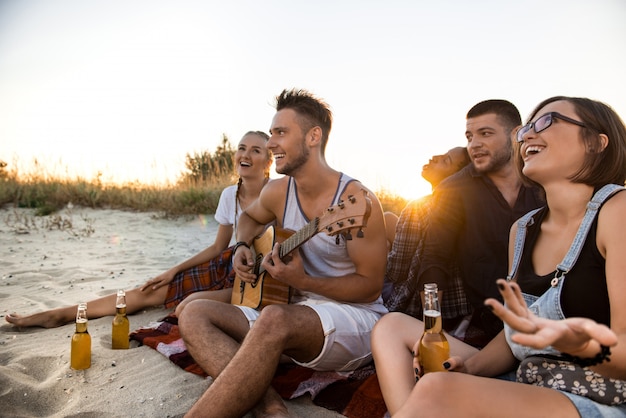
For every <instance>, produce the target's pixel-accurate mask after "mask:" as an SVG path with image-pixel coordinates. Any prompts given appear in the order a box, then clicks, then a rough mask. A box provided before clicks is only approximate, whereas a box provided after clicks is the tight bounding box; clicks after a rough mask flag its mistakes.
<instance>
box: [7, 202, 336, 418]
mask: <svg viewBox="0 0 626 418" xmlns="http://www.w3.org/2000/svg"><path fill="white" fill-rule="evenodd" d="M216 231H217V223H216V222H215V219H214V218H213V216H210V215H208V216H196V217H186V218H179V219H175V220H171V219H169V220H168V219H163V218H162V217H159V216H158V214H156V213H134V212H127V211H119V210H107V209H97V210H94V209H89V208H77V207H71V208H66V209H64V210H62V211H60V212H59V213H58V214H56V215H53V216H48V217H43V218H40V217H34V216H33V211H32V210H29V209H14V208H6V207H5V208H4V209H1V210H0V316H1V318H0V416H2V417H4V416H6V417H79V416H80V417H179V416H182V415H184V413H185V412H186V411H187V410H188V409H189V408H190V407H191V405H193V403H194V402H195V401H196V400H197V399H198V398H199V397H200V395H201V394H202V393H203V392H204V391H205V389H206V388H207V387H208V386H209V385H210V383H211V379H210V378H208V379H203V378H201V377H199V376H197V375H194V374H191V373H188V372H185V371H184V370H182V369H180V368H179V367H178V366H176V365H174V364H173V363H171V362H170V361H169V360H168V359H167V358H165V357H164V356H163V355H161V354H160V353H158V352H156V351H155V350H153V349H151V348H149V347H133V346H131V349H129V350H112V349H111V320H112V317H105V318H100V319H92V320H90V321H89V333H90V335H91V338H92V364H91V367H90V368H89V369H87V370H83V371H75V370H73V369H71V368H70V366H69V360H70V358H69V357H70V338H71V335H72V334H73V332H74V328H75V327H74V325H73V324H68V325H65V326H62V327H59V328H53V329H43V328H27V329H18V328H16V327H14V326H12V325H10V324H8V323H6V321H5V319H4V316H5V315H6V314H8V313H12V312H17V313H19V314H30V313H35V312H38V311H41V310H45V309H49V308H54V307H59V306H64V305H68V304H76V303H78V302H81V301H88V300H90V299H94V298H96V297H99V296H103V295H106V294H109V293H113V292H115V291H116V290H117V289H118V288H122V289H130V288H133V287H136V286H138V285H141V284H143V283H144V282H145V281H146V280H147V279H148V278H150V277H153V276H155V275H157V274H159V273H161V272H162V271H165V270H166V269H167V268H169V267H171V266H172V265H175V264H176V263H178V262H180V261H182V260H184V259H185V258H188V257H190V256H191V255H193V254H195V253H197V252H198V251H200V250H201V249H203V248H204V247H205V246H207V245H209V244H210V243H211V242H213V239H214V237H215V234H216ZM169 312H170V310H166V309H165V308H163V307H155V308H152V309H148V310H145V311H142V312H140V313H137V314H134V315H130V316H129V319H130V324H131V325H130V327H131V330H134V329H137V328H140V327H143V326H147V325H149V324H150V323H151V322H153V321H157V320H159V319H161V318H163V317H164V316H165V315H166V314H168V313H169ZM236 396H240V395H236ZM236 396H234V397H233V401H236ZM287 404H288V407H289V410H290V413H291V414H292V415H293V416H299V417H320V418H326V417H328V418H331V417H340V416H341V415H339V414H337V413H335V412H332V411H329V410H326V409H324V408H321V407H317V406H315V405H313V404H312V402H311V400H310V399H309V398H308V397H301V398H299V399H296V400H292V401H289V402H288V403H287Z"/></svg>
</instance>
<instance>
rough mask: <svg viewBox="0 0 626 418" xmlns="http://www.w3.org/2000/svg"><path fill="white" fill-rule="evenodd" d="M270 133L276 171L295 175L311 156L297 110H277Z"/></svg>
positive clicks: (268, 144)
mask: <svg viewBox="0 0 626 418" xmlns="http://www.w3.org/2000/svg"><path fill="white" fill-rule="evenodd" d="M270 135H271V136H270V140H269V141H268V143H267V146H268V148H269V149H270V151H272V153H273V154H274V158H275V159H276V172H277V173H279V174H285V175H288V176H293V175H294V174H295V173H296V172H297V171H298V170H299V169H300V167H302V166H303V165H304V164H305V163H306V162H307V161H308V159H309V156H310V150H309V148H307V146H306V140H305V132H302V128H301V126H300V124H299V123H298V114H297V113H296V111H295V110H293V109H289V108H287V109H281V110H279V111H278V112H276V114H275V115H274V118H273V119H272V126H271V128H270Z"/></svg>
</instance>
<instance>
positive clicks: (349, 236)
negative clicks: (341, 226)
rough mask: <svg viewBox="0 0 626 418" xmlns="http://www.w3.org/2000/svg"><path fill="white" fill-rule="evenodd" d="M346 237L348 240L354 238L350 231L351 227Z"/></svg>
mask: <svg viewBox="0 0 626 418" xmlns="http://www.w3.org/2000/svg"><path fill="white" fill-rule="evenodd" d="M345 237H346V241H351V240H352V234H351V233H350V230H349V229H348V232H346V233H345Z"/></svg>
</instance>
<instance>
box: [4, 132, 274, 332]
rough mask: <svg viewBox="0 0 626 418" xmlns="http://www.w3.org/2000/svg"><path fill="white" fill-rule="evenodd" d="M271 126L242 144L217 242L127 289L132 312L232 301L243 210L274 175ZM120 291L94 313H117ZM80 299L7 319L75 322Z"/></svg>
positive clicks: (93, 304) (49, 324) (94, 304)
mask: <svg viewBox="0 0 626 418" xmlns="http://www.w3.org/2000/svg"><path fill="white" fill-rule="evenodd" d="M268 139H269V136H268V135H267V134H266V133H265V132H261V131H250V132H248V133H246V134H245V135H244V136H243V138H241V141H239V144H238V146H237V151H236V153H235V167H236V170H237V174H238V175H239V181H238V182H237V184H235V185H232V186H229V187H227V188H225V189H224V190H223V191H222V194H221V195H220V200H219V203H218V206H217V210H216V212H215V220H216V221H217V222H218V223H219V226H218V229H217V235H216V237H215V241H214V242H213V244H212V245H210V246H209V247H207V248H205V249H204V250H202V251H201V252H199V253H198V254H196V255H194V256H193V257H191V258H189V259H187V260H185V261H183V262H182V263H180V264H178V265H176V266H174V267H172V268H170V269H169V270H167V271H165V272H163V273H161V274H160V275H158V276H156V277H154V278H153V279H150V280H148V281H147V282H146V283H145V284H144V285H143V286H141V287H138V288H135V289H132V290H129V291H127V292H126V312H127V313H133V312H136V311H138V310H141V309H144V308H148V307H151V306H157V305H165V307H166V308H171V307H174V306H176V313H177V314H178V313H179V312H180V310H181V309H182V308H183V307H184V305H185V304H186V302H188V301H189V300H192V299H198V298H207V299H217V300H222V301H230V296H231V292H232V286H233V281H234V272H233V271H232V266H231V263H230V255H231V252H232V247H231V241H232V240H233V238H234V236H235V234H234V232H235V229H236V226H237V220H238V219H239V215H240V214H241V212H242V211H243V209H245V208H246V207H248V205H250V204H251V203H252V202H253V201H254V200H255V199H256V198H257V197H258V196H259V193H261V189H263V187H264V186H265V185H266V184H267V182H268V181H269V170H270V166H271V165H272V161H273V158H272V154H271V152H270V151H269V150H268V149H267V141H268ZM115 300H116V294H110V295H107V296H104V297H101V298H98V299H95V300H92V301H89V302H87V304H88V307H89V309H88V310H87V314H88V315H89V319H92V318H100V317H102V316H107V315H115ZM76 309H77V305H73V306H66V307H62V308H56V309H51V310H48V311H44V312H39V313H36V314H32V315H28V316H20V315H17V314H8V315H6V316H5V319H6V320H7V322H9V323H12V324H14V325H16V326H19V327H32V326H39V327H44V328H53V327H58V326H61V325H64V324H66V323H68V322H72V321H74V320H75V317H76Z"/></svg>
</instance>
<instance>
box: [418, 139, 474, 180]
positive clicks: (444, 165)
mask: <svg viewBox="0 0 626 418" xmlns="http://www.w3.org/2000/svg"><path fill="white" fill-rule="evenodd" d="M467 163H469V159H468V157H467V151H466V150H465V148H463V147H456V148H452V149H451V150H449V151H448V152H446V153H445V154H443V155H433V156H432V157H431V158H430V160H429V161H428V164H425V165H424V167H423V168H422V177H423V178H424V180H426V181H427V182H429V183H430V184H431V185H432V186H433V187H436V186H437V185H438V184H439V183H441V182H442V181H443V179H445V178H446V177H449V176H451V175H452V174H454V173H456V172H457V171H459V170H460V169H461V168H463V167H465V166H466V165H467Z"/></svg>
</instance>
